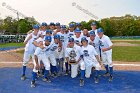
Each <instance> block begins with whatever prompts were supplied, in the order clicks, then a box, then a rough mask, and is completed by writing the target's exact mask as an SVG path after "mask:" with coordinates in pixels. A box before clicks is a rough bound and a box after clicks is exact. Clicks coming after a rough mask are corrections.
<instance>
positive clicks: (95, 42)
mask: <svg viewBox="0 0 140 93" xmlns="http://www.w3.org/2000/svg"><path fill="white" fill-rule="evenodd" d="M87 39H88V43H89V44H90V45H92V46H93V47H94V48H95V50H96V52H97V54H98V55H99V56H100V50H99V45H100V43H99V39H100V38H99V37H97V36H96V35H95V32H94V31H93V30H91V31H90V37H89V38H87Z"/></svg>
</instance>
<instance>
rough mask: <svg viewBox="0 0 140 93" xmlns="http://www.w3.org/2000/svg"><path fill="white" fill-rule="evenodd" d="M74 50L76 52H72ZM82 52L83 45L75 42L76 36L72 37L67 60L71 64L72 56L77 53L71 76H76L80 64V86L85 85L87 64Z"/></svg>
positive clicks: (66, 53) (66, 55)
mask: <svg viewBox="0 0 140 93" xmlns="http://www.w3.org/2000/svg"><path fill="white" fill-rule="evenodd" d="M72 52H74V53H75V54H71V53H72ZM80 53H81V47H80V46H77V45H76V44H74V38H72V37H70V38H69V44H68V47H67V48H66V52H65V57H66V60H67V62H69V64H71V63H70V60H71V59H72V58H71V56H72V55H75V57H74V59H75V62H76V63H74V64H71V77H72V78H75V77H76V76H77V74H78V67H79V66H80V69H81V71H80V73H81V78H80V86H83V85H84V75H85V64H84V61H83V59H82V58H81V54H80Z"/></svg>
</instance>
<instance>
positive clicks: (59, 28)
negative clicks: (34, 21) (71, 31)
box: [53, 22, 61, 35]
mask: <svg viewBox="0 0 140 93" xmlns="http://www.w3.org/2000/svg"><path fill="white" fill-rule="evenodd" d="M55 28H56V29H55V31H54V33H53V35H55V34H57V33H58V32H60V31H61V26H60V23H59V22H57V23H56V24H55Z"/></svg>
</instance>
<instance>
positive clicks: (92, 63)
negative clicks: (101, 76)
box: [81, 45, 101, 78]
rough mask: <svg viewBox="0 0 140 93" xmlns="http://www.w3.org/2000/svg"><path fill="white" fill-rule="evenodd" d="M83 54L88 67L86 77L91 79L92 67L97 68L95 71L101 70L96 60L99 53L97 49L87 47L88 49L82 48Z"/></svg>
mask: <svg viewBox="0 0 140 93" xmlns="http://www.w3.org/2000/svg"><path fill="white" fill-rule="evenodd" d="M81 52H82V53H81V54H82V55H83V59H84V62H85V67H86V71H85V72H86V73H85V77H87V78H89V77H90V75H91V70H92V67H95V70H100V68H101V66H100V64H99V62H98V61H97V59H96V57H95V56H96V55H98V54H97V52H96V50H95V48H94V47H93V46H91V45H87V46H86V47H84V46H82V48H81Z"/></svg>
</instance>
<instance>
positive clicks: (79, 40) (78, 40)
mask: <svg viewBox="0 0 140 93" xmlns="http://www.w3.org/2000/svg"><path fill="white" fill-rule="evenodd" d="M73 38H74V43H75V44H80V45H81V39H82V36H80V37H79V38H77V37H76V35H74V36H73Z"/></svg>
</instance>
